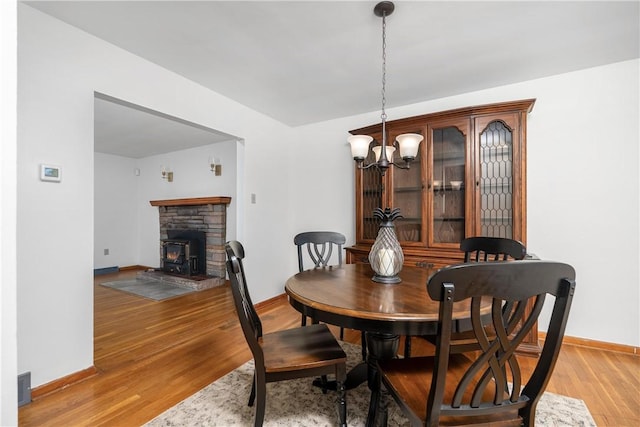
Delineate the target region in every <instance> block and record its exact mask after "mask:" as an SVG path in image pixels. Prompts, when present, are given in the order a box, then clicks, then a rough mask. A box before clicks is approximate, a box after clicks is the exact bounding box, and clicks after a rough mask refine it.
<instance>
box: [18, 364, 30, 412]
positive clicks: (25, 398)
mask: <svg viewBox="0 0 640 427" xmlns="http://www.w3.org/2000/svg"><path fill="white" fill-rule="evenodd" d="M30 402H31V372H25V373H24V374H20V375H18V406H22V405H26V404H27V403H30Z"/></svg>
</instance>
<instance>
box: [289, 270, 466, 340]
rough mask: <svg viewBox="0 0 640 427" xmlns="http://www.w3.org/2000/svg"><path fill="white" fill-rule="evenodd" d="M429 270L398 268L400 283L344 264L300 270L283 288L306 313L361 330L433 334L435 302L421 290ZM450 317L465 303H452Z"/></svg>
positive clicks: (462, 314) (462, 309) (460, 314)
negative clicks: (382, 280)
mask: <svg viewBox="0 0 640 427" xmlns="http://www.w3.org/2000/svg"><path fill="white" fill-rule="evenodd" d="M434 272H435V269H427V268H417V267H404V268H403V269H402V271H401V272H400V274H399V276H400V278H401V279H402V282H401V283H397V284H383V283H377V282H374V281H372V280H371V278H372V277H373V271H372V270H371V267H370V266H369V265H368V264H345V265H343V266H341V267H324V268H316V269H313V270H306V271H303V272H301V273H298V274H296V275H294V276H292V277H291V278H289V279H288V280H287V282H286V285H285V291H286V293H287V295H288V296H289V301H290V303H291V305H292V306H293V307H294V308H296V309H297V310H298V311H301V312H302V311H303V310H305V311H306V312H307V313H308V315H309V316H312V317H313V318H315V319H317V320H320V321H324V322H327V323H331V324H335V325H338V326H344V327H350V328H354V329H360V330H365V331H375V332H388V333H400V334H416V335H418V334H427V333H433V332H434V330H435V324H436V322H437V320H438V309H439V304H438V302H437V301H434V300H432V299H431V298H430V297H429V295H428V294H427V290H426V285H427V281H428V279H429V277H430V275H431V274H432V273H434ZM454 311H455V312H454V319H464V318H468V317H469V308H468V303H467V302H462V303H459V304H456V306H455V307H454Z"/></svg>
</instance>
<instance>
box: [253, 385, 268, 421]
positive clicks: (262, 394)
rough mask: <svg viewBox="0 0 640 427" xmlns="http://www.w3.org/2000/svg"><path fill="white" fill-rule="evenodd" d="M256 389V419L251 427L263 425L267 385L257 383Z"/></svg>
mask: <svg viewBox="0 0 640 427" xmlns="http://www.w3.org/2000/svg"><path fill="white" fill-rule="evenodd" d="M256 387H257V390H256V392H257V393H256V394H257V396H258V404H257V405H256V417H255V420H254V423H253V425H254V426H255V427H262V424H263V423H264V412H265V408H266V406H267V405H266V404H267V385H266V384H265V383H264V382H263V381H258V384H257V385H256Z"/></svg>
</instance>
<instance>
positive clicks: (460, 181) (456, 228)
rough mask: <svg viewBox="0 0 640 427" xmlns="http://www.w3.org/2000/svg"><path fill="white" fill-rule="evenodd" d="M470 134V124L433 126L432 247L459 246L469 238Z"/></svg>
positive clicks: (431, 132) (431, 138)
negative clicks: (468, 127)
mask: <svg viewBox="0 0 640 427" xmlns="http://www.w3.org/2000/svg"><path fill="white" fill-rule="evenodd" d="M466 134H468V132H467V125H466V123H460V124H457V125H456V124H453V125H447V124H444V125H442V126H438V125H435V126H433V127H431V128H430V142H431V144H430V145H431V168H430V169H431V171H430V172H431V179H430V189H431V193H430V196H431V197H430V212H431V224H430V233H429V234H430V239H429V240H430V246H447V247H448V246H458V245H459V244H460V241H461V240H462V239H464V237H465V232H466V227H467V220H466V204H467V203H466V196H465V194H466V189H467V185H468V183H467V173H466V170H467V167H466V165H467V159H468V153H467V147H468V144H467V136H466Z"/></svg>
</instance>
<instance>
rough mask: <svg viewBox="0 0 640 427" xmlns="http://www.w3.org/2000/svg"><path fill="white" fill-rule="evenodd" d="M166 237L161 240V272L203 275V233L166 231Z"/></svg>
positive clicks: (204, 243)
mask: <svg viewBox="0 0 640 427" xmlns="http://www.w3.org/2000/svg"><path fill="white" fill-rule="evenodd" d="M167 236H168V238H167V239H163V240H162V271H164V272H166V273H172V274H179V275H183V276H195V275H200V274H205V271H206V261H205V247H206V236H205V233H204V232H200V231H193V230H168V231H167Z"/></svg>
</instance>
